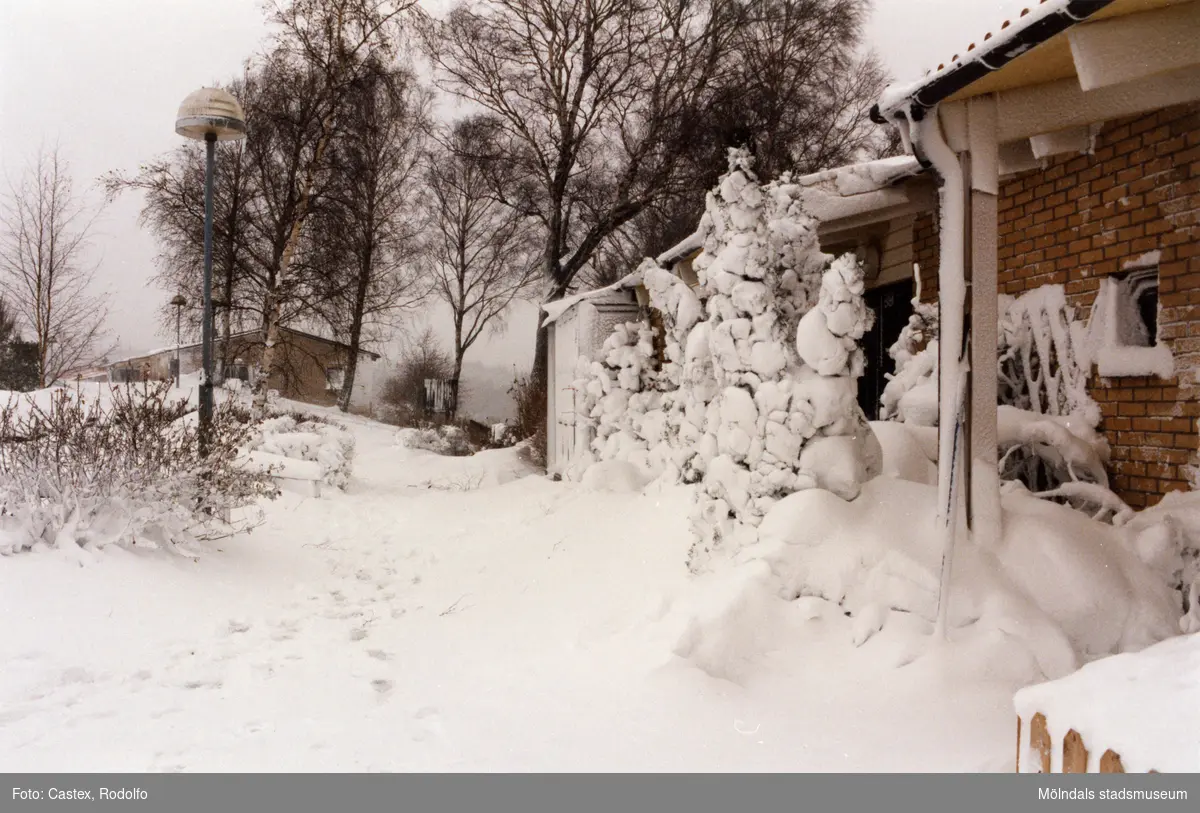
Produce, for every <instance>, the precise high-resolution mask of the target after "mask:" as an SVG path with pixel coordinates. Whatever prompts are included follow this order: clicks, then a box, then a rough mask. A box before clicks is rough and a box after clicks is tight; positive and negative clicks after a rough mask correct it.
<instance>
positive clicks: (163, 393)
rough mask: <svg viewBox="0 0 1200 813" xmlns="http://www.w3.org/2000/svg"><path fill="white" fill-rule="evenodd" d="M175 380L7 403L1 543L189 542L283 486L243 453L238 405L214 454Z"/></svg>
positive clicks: (218, 418)
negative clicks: (105, 396)
mask: <svg viewBox="0 0 1200 813" xmlns="http://www.w3.org/2000/svg"><path fill="white" fill-rule="evenodd" d="M170 388H171V387H170V383H169V382H163V383H161V384H144V385H129V386H126V387H123V388H120V387H117V388H112V389H111V390H110V391H109V395H110V399H111V400H110V401H109V402H107V403H106V402H104V401H101V400H95V401H89V400H88V399H87V398H86V397H84V396H83V395H81V394H79V393H76V392H73V391H71V390H69V389H57V388H56V389H53V390H50V391H49V397H48V400H47V399H42V398H34V397H20V398H14V399H12V400H10V401H9V403H8V404H7V405H5V406H4V407H3V408H2V409H0V553H13V552H18V551H22V550H28V549H31V548H33V547H35V546H38V545H51V546H56V547H58V548H64V549H71V548H72V547H81V548H89V549H98V548H102V547H105V546H106V545H110V544H116V545H122V546H127V547H137V548H157V547H166V548H170V549H173V550H187V549H188V547H189V545H190V543H193V542H195V541H196V540H198V539H203V538H210V537H213V536H216V535H221V534H228V533H232V532H236V531H239V530H243V529H245V528H246V527H248V525H249V524H251V523H252V522H253V517H242V518H241V519H239V520H237V521H234V522H232V523H231V522H230V521H229V517H230V516H231V515H230V511H231V510H233V509H237V508H243V507H246V506H249V505H251V504H253V503H254V502H255V501H256V500H257V499H258V498H259V497H263V496H266V497H273V496H275V494H277V491H276V489H275V487H274V485H273V484H272V482H271V480H270V478H269V476H267V475H266V474H264V473H256V472H251V471H245V470H243V469H242V468H241V467H240V466H238V465H237V460H238V457H239V454H240V448H241V446H242V445H243V444H244V443H245V442H246V441H247V439H248V435H249V431H250V430H249V428H248V426H247V424H246V423H245V422H244V421H243V420H242V417H241V416H240V415H238V414H237V412H236V409H235V408H233V407H232V406H230V405H226V404H222V405H219V406H218V408H217V409H216V411H215V414H214V417H213V426H212V440H211V443H210V445H209V449H208V454H207V455H203V454H201V449H200V444H199V434H198V427H197V422H196V421H195V420H192V418H193V417H194V416H193V415H191V414H187V415H185V413H186V412H187V409H188V407H187V405H186V402H184V401H182V400H180V401H175V400H172V399H171V398H170V397H169V391H170Z"/></svg>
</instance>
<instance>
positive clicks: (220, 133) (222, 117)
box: [175, 88, 246, 141]
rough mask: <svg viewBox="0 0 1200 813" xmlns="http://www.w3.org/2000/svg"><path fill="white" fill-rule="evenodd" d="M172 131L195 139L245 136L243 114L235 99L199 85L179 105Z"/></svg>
mask: <svg viewBox="0 0 1200 813" xmlns="http://www.w3.org/2000/svg"><path fill="white" fill-rule="evenodd" d="M175 132H177V133H179V135H181V136H186V137H187V138H194V139H196V140H197V141H205V140H207V139H208V138H209V136H210V135H212V136H215V137H216V140H217V141H230V140H232V139H237V138H245V137H246V114H245V113H243V112H242V106H241V105H240V104H238V100H237V99H235V98H233V96H232V95H231V94H230V93H228V92H226V91H224V90H221V89H220V88H200V90H197V91H195V92H193V93H190V94H188V97H187V98H186V99H184V100H183V104H181V105H179V115H178V116H176V117H175Z"/></svg>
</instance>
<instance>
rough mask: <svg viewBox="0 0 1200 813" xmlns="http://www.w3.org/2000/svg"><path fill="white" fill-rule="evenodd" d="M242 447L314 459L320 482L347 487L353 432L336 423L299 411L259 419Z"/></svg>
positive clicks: (296, 458)
mask: <svg viewBox="0 0 1200 813" xmlns="http://www.w3.org/2000/svg"><path fill="white" fill-rule="evenodd" d="M244 449H245V451H248V452H265V453H267V454H273V455H279V456H281V457H287V458H291V459H293V460H311V461H314V462H316V463H318V464H319V465H320V467H321V482H323V483H325V484H327V485H331V486H335V487H337V488H340V489H345V488H346V485H347V484H348V483H349V482H350V474H351V472H352V471H353V468H354V435H352V434H350V432H349V431H347V430H346V429H345V428H344V427H342V426H339V425H337V424H335V423H332V422H330V421H326V420H323V419H320V418H317V417H314V416H309V415H304V414H300V413H294V414H286V415H279V416H276V417H273V418H267V419H266V420H264V421H262V422H261V423H259V424H258V426H257V427H256V431H255V433H254V435H253V436H252V437H251V438H250V439H249V440H248V441H247V442H246V443H245V445H244Z"/></svg>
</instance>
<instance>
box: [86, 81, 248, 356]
mask: <svg viewBox="0 0 1200 813" xmlns="http://www.w3.org/2000/svg"><path fill="white" fill-rule="evenodd" d="M227 89H228V90H229V91H230V92H232V93H234V95H235V96H236V97H237V98H240V99H244V97H245V93H246V82H245V81H242V80H239V81H236V82H232V83H230V84H229V85H228V86H227ZM102 180H103V183H104V187H105V190H106V192H107V193H108V196H109V199H110V200H111V199H113V198H115V197H116V196H117V195H119V194H121V193H123V192H131V191H132V192H140V193H142V194H143V195H144V204H143V207H142V212H141V216H140V221H141V223H142V224H143V225H144V226H146V227H148V228H149V229H150V231H151V232H152V233H153V234H154V235H155V237H156V238H157V239H158V244H159V249H158V256H157V258H156V263H157V266H158V268H157V273H156V275H155V281H156V283H157V284H158V285H159V287H161V288H162V289H163V290H165V291H166V292H167V293H168V294H175V293H182V294H184V296H185V297H186V298H187V300H188V301H189V302H190V303H193V307H190V308H189V309H188V310H187V311H186V313H185V314H184V317H185V318H184V322H185V325H186V329H187V331H188V333H189V334H190V335H196V334H198V333H199V331H200V320H201V317H202V312H203V311H202V308H200V307H199V305H200V303H201V301H202V292H201V284H202V281H203V277H202V275H201V274H200V273H198V269H200V268H201V267H202V264H203V262H204V148H203V147H202V146H200V145H197V144H195V143H192V142H189V143H188V144H185V145H182V146H180V147H179V148H177V149H176V150H174V151H172V152H171V153H168V154H167V155H165V156H162V157H160V158H156V159H155V160H153V161H151V162H149V163H148V164H145V165H143V166H142V167H141V169H140V170H139V171H138V173H137V174H136V175H132V176H131V175H127V174H124V173H120V172H112V173H109V174H107V175H105V176H104V178H103V179H102ZM255 193H256V192H255V188H254V186H253V177H252V168H251V166H250V164H249V161H248V158H247V154H246V150H245V145H244V143H243V142H241V141H224V142H219V143H218V144H217V160H216V165H215V177H214V183H213V212H214V217H213V277H214V281H215V283H216V290H215V291H214V300H216V302H218V303H220V308H219V310H220V317H219V318H220V325H219V328H220V329H219V334H218V335H219V336H220V348H219V351H218V354H217V358H218V359H219V360H220V362H221V365H220V369H221V370H224V369H226V367H227V366H228V365H229V364H230V363H231V362H232V359H231V358H229V352H230V341H229V339H230V336H231V335H232V333H233V332H234V331H235V330H245V329H248V328H250V327H252V326H254V325H257V324H260V323H261V307H260V305H261V302H262V297H261V294H260V293H259V292H258V291H259V290H260V288H261V277H262V275H261V273H260V271H259V269H257V268H256V267H255V266H254V261H253V258H252V257H251V255H250V253H249V251H248V247H249V243H250V239H251V235H252V234H253V233H254V230H253V223H252V222H251V220H250V203H251V199H252V196H253V195H254V194H255ZM175 317H176V311H175V308H174V307H173V306H171V305H169V304H168V303H166V302H165V301H164V304H163V305H162V307H161V309H160V311H159V321H160V323H161V327H162V328H163V329H164V330H165V331H166V332H168V333H170V332H172V331H173V330H174V327H175Z"/></svg>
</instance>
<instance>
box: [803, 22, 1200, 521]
mask: <svg viewBox="0 0 1200 813" xmlns="http://www.w3.org/2000/svg"><path fill="white" fill-rule="evenodd" d="M993 30H995V31H996V36H993V34H991V33H988V34H986V36H982V37H980V39H979V40H977V42H976V43H971V44H969V46H968V48H966V49H965V50H964V52H963V54H962V55H961V56H960V55H955V56H954V57H953V58H952V59H951V60H950V61H949V63H948V64H943V65H942V66H939V70H938V71H936V72H935V73H933V74H931V75H929V76H927V77H926V78H925V79H923V80H921V81H919V82H917V83H914V84H912V85H910V86H907V87H901V88H897V89H895V90H891V91H889V93H888V94H887V95H885V97H884V99H882V100H881V102H880V105H878V106H877V108H876V110H875V111H874V118H875V119H876V120H877V121H879V122H881V123H886V124H889V125H891V126H896V127H899V128H901V129H902V131H903V134H904V136H905V138H906V139H909V140H910V142H913V141H915V142H916V143H915V144H913V146H914V152H916V154H917V156H918V158H920V159H921V164H922V167H923V168H924V169H925V172H921V173H918V174H916V175H913V176H908V177H903V178H900V179H898V180H897V181H894V182H893V185H892V188H893V190H897V189H898V190H899V191H900V192H901V193H902V194H903V195H904V196H905V197H906V198H907V199H908V200H909V201H910V202H909V204H908V205H907V206H906V207H902V208H895V207H892V208H890V209H889V208H887V207H883V206H880V207H875V208H874V209H873V210H872V212H873V213H874V215H875V217H874V220H875V221H880V220H882V221H883V222H884V223H885V226H884V227H883V228H879V227H878V222H876V223H875V224H874V225H875V226H876V231H875V233H874V234H875V236H874V237H871V236H870V235H869V234H867V231H866V230H867V229H869V228H870V227H871V225H872V224H870V223H868V222H867V221H870V220H871V219H872V218H871V216H870V214H868V215H865V216H864V215H862V214H860V215H858V216H857V217H858V220H857V221H856V222H853V223H850V224H849V225H850V226H851V229H850V230H849V231H847V230H845V229H843V235H842V236H843V237H854V236H857V238H858V240H859V246H860V249H861V248H862V247H864V246H870V245H872V240H874V245H875V246H876V247H875V249H874V251H873V252H868V253H870V254H872V256H882V255H886V254H887V252H886V250H885V251H881V250H880V247H879V246H880V244H879V239H880V238H879V235H881V234H882V235H888V236H889V237H890V239H891V242H892V243H893V244H894V245H900V246H903V247H904V251H903V252H902V254H903V256H897V257H894V258H893V261H892V264H893V265H895V264H899V263H902V262H903V261H904V260H910V261H912V262H916V263H918V264H919V266H920V269H921V297H922V299H923V300H927V301H932V300H936V299H937V298H938V293H939V286H940V284H944V281H945V280H946V279H947V274H949V275H950V278H951V279H953V277H954V275H955V274H957V275H959V278H960V279H961V280H963V281H965V283H966V287H965V290H964V291H963V292H961V294H960V296H962V298H963V301H962V302H961V305H958V307H961V309H962V311H964V312H968V313H972V314H974V315H976V318H975V319H971V320H969V324H970V331H972V332H973V333H974V334H975V335H973V336H971V339H972V342H971V347H972V350H971V353H970V366H971V370H972V372H971V373H970V374H969V380H970V389H971V390H972V397H971V399H970V404H971V406H970V409H969V414H970V416H971V423H972V424H973V425H972V426H971V428H970V430H969V433H970V439H971V440H972V441H974V443H971V444H970V445H971V447H972V448H973V450H974V451H973V453H972V458H973V460H974V462H975V463H976V464H978V463H980V462H984V463H990V462H991V461H989V460H988V457H989V453H988V452H987V451H986V450H987V449H994V448H995V444H994V443H992V442H989V436H990V437H991V438H994V435H995V411H994V410H995V407H994V404H995V390H994V385H993V384H990V383H989V380H990V381H993V382H994V380H995V376H994V371H995V364H996V362H995V358H994V353H992V354H989V353H986V352H982V351H981V348H985V347H988V346H994V342H993V340H994V334H993V333H992V332H991V330H992V329H991V328H989V327H988V325H989V323H990V324H994V322H995V320H994V319H980V318H978V317H979V316H983V315H986V314H993V313H995V303H996V301H997V295H998V294H1010V295H1018V294H1021V293H1022V292H1025V291H1029V290H1032V289H1036V288H1038V287H1040V286H1044V285H1061V286H1063V287H1064V289H1065V292H1066V296H1067V300H1068V302H1069V303H1070V304H1071V305H1073V306H1075V308H1076V310H1077V311H1078V313H1079V315H1080V317H1081V318H1082V319H1085V320H1086V319H1087V318H1088V317H1089V316H1090V315H1091V311H1092V309H1093V306H1094V305H1095V304H1096V302H1097V296H1098V294H1099V292H1100V291H1101V288H1102V285H1103V284H1106V283H1105V281H1106V280H1107V281H1108V282H1109V283H1112V284H1114V285H1119V286H1120V287H1121V290H1122V291H1123V293H1122V294H1121V296H1129V297H1132V299H1131V301H1129V302H1128V303H1124V302H1123V301H1122V303H1121V306H1122V307H1124V308H1125V310H1126V311H1128V312H1135V311H1136V312H1137V313H1138V314H1139V315H1140V317H1141V320H1142V321H1143V323H1144V327H1145V329H1146V338H1147V339H1148V341H1146V342H1144V344H1145V346H1142V347H1132V346H1131V347H1130V348H1116V349H1117V350H1118V352H1112V353H1109V354H1108V355H1107V356H1102V357H1101V358H1100V363H1099V364H1097V366H1096V368H1095V369H1094V370H1093V373H1092V377H1091V381H1090V387H1089V390H1090V394H1091V395H1092V397H1093V398H1094V399H1095V400H1096V401H1097V402H1098V403H1099V405H1100V409H1101V413H1102V416H1103V419H1102V423H1101V429H1102V431H1103V432H1104V434H1105V436H1106V438H1107V439H1108V441H1109V443H1110V445H1111V449H1112V456H1111V463H1110V474H1111V475H1112V485H1113V488H1114V490H1115V491H1116V492H1117V493H1118V494H1119V495H1120V496H1121V497H1122V498H1123V499H1125V500H1126V501H1127V502H1128V503H1129V504H1130V505H1133V506H1146V505H1152V504H1154V503H1156V502H1157V501H1158V500H1159V499H1161V497H1162V495H1164V494H1166V493H1168V492H1170V491H1176V490H1187V489H1189V488H1193V487H1195V485H1196V471H1197V466H1198V465H1200V459H1198V457H1197V449H1198V447H1200V432H1198V429H1200V427H1198V426H1197V418H1198V416H1200V399H1198V398H1197V396H1198V395H1200V285H1197V283H1200V3H1198V2H1193V1H1192V0H1181V1H1176V2H1171V1H1170V0H1107V2H1106V1H1105V0H1088V1H1087V2H1084V1H1083V0H1074V2H1070V1H1069V0H1043V1H1042V3H1041V4H1039V5H1036V6H1033V7H1032V8H1031V9H1029V10H1026V12H1023V13H1022V16H1021V17H1019V18H1017V19H1016V20H1013V21H1004V22H1003V24H1002V27H998V28H997V29H993ZM922 140H923V141H925V142H927V143H925V144H922V143H921V141H922ZM931 141H932V142H938V143H928V142H931ZM922 147H924V148H925V149H924V150H922ZM935 154H936V155H938V156H940V157H939V158H935V157H933V156H934V155H935ZM939 164H943V165H946V164H949V165H950V167H951V170H950V172H949V173H945V171H944V170H943V169H942V168H941V167H939ZM947 175H950V176H951V177H947ZM955 175H956V177H955ZM935 189H937V190H938V193H939V195H940V201H941V205H940V206H939V205H934V204H933V202H932V201H931V200H930V199H931V197H932V193H933V192H934V190H935ZM948 195H949V198H950V200H951V203H950V208H949V209H947V200H948ZM955 200H957V203H955V202H954V201H955ZM948 211H949V212H951V213H952V215H953V216H955V217H958V218H959V222H957V223H956V224H955V223H952V224H951V225H950V227H949V229H947V228H946V224H945V218H946V213H947V212H948ZM955 212H957V214H954V213H955ZM909 224H911V225H909ZM897 226H899V227H900V230H901V232H902V237H900V238H899V239H897V238H896V236H895V232H896V231H897ZM839 227H840V224H839V223H838V222H837V221H836V220H835V221H833V222H826V223H823V227H822V228H823V231H825V230H828V231H831V232H833V231H836V230H837V229H839ZM947 232H948V233H947ZM864 235H867V237H866V239H865V240H864ZM828 242H830V243H831V244H832V243H833V242H834V241H833V240H830V241H828ZM947 245H953V246H954V247H955V249H956V250H955V251H954V252H953V253H954V254H955V255H956V256H955V257H954V262H952V263H950V266H951V267H950V268H947V267H946V264H944V263H943V262H942V255H943V254H944V253H945V252H946V246H947ZM893 253H895V252H894V249H893ZM883 265H884V268H883V271H885V272H886V268H887V265H888V264H887V263H884V264H883ZM881 276H882V277H884V280H883V282H884V283H886V282H887V279H886V276H887V275H886V273H883V274H881ZM877 284H878V283H877ZM1114 296H1116V294H1114ZM941 305H942V309H943V312H945V310H946V309H947V308H948V307H949V308H951V309H953V308H954V307H955V306H956V303H949V304H948V303H946V302H943V303H941ZM943 344H952V343H950V342H945V341H943ZM951 349H952V348H951ZM1168 351H1169V355H1167V352H1168ZM941 352H942V358H943V362H945V360H946V359H947V356H946V355H945V354H946V353H947V352H949V351H948V349H947V348H946V347H943V348H942V350H941ZM989 355H991V356H992V358H991V359H989V358H988V356H989ZM1109 359H1111V360H1109ZM1130 359H1133V360H1134V362H1135V363H1133V364H1132V365H1130V364H1129V363H1127V362H1128V361H1129V360H1130ZM1137 359H1142V360H1143V361H1147V362H1148V363H1142V364H1139V363H1136V362H1137ZM1163 359H1168V360H1169V362H1168V367H1167V368H1166V369H1165V370H1164V369H1163V364H1162V363H1157V362H1161V360H1163ZM953 366H954V365H953V359H951V363H950V364H945V363H943V372H945V370H946V368H947V367H950V368H953ZM1143 368H1145V369H1143ZM1151 368H1153V369H1154V370H1155V372H1154V373H1153V374H1148V373H1149V369H1151ZM1135 373H1142V374H1135ZM945 383H946V382H945V379H943V381H942V385H943V390H944V389H945ZM989 405H990V406H989ZM987 468H988V467H986V466H984V467H979V466H978V465H976V467H974V469H975V470H976V472H978V471H979V470H981V469H982V470H985V471H986V470H987ZM971 490H972V491H973V492H976V493H975V495H974V497H973V499H972V502H973V503H975V505H976V510H975V513H976V515H981V516H990V515H991V514H992V511H998V506H994V500H993V499H992V498H990V497H988V498H983V497H982V496H981V493H980V492H982V491H991V490H993V489H992V484H991V483H986V484H984V485H981V484H980V483H979V482H978V481H976V482H975V483H973V485H972V489H971ZM981 500H982V502H983V503H987V502H991V503H993V507H992V508H987V507H986V506H983V505H982V504H981ZM997 515H998V514H997Z"/></svg>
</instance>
